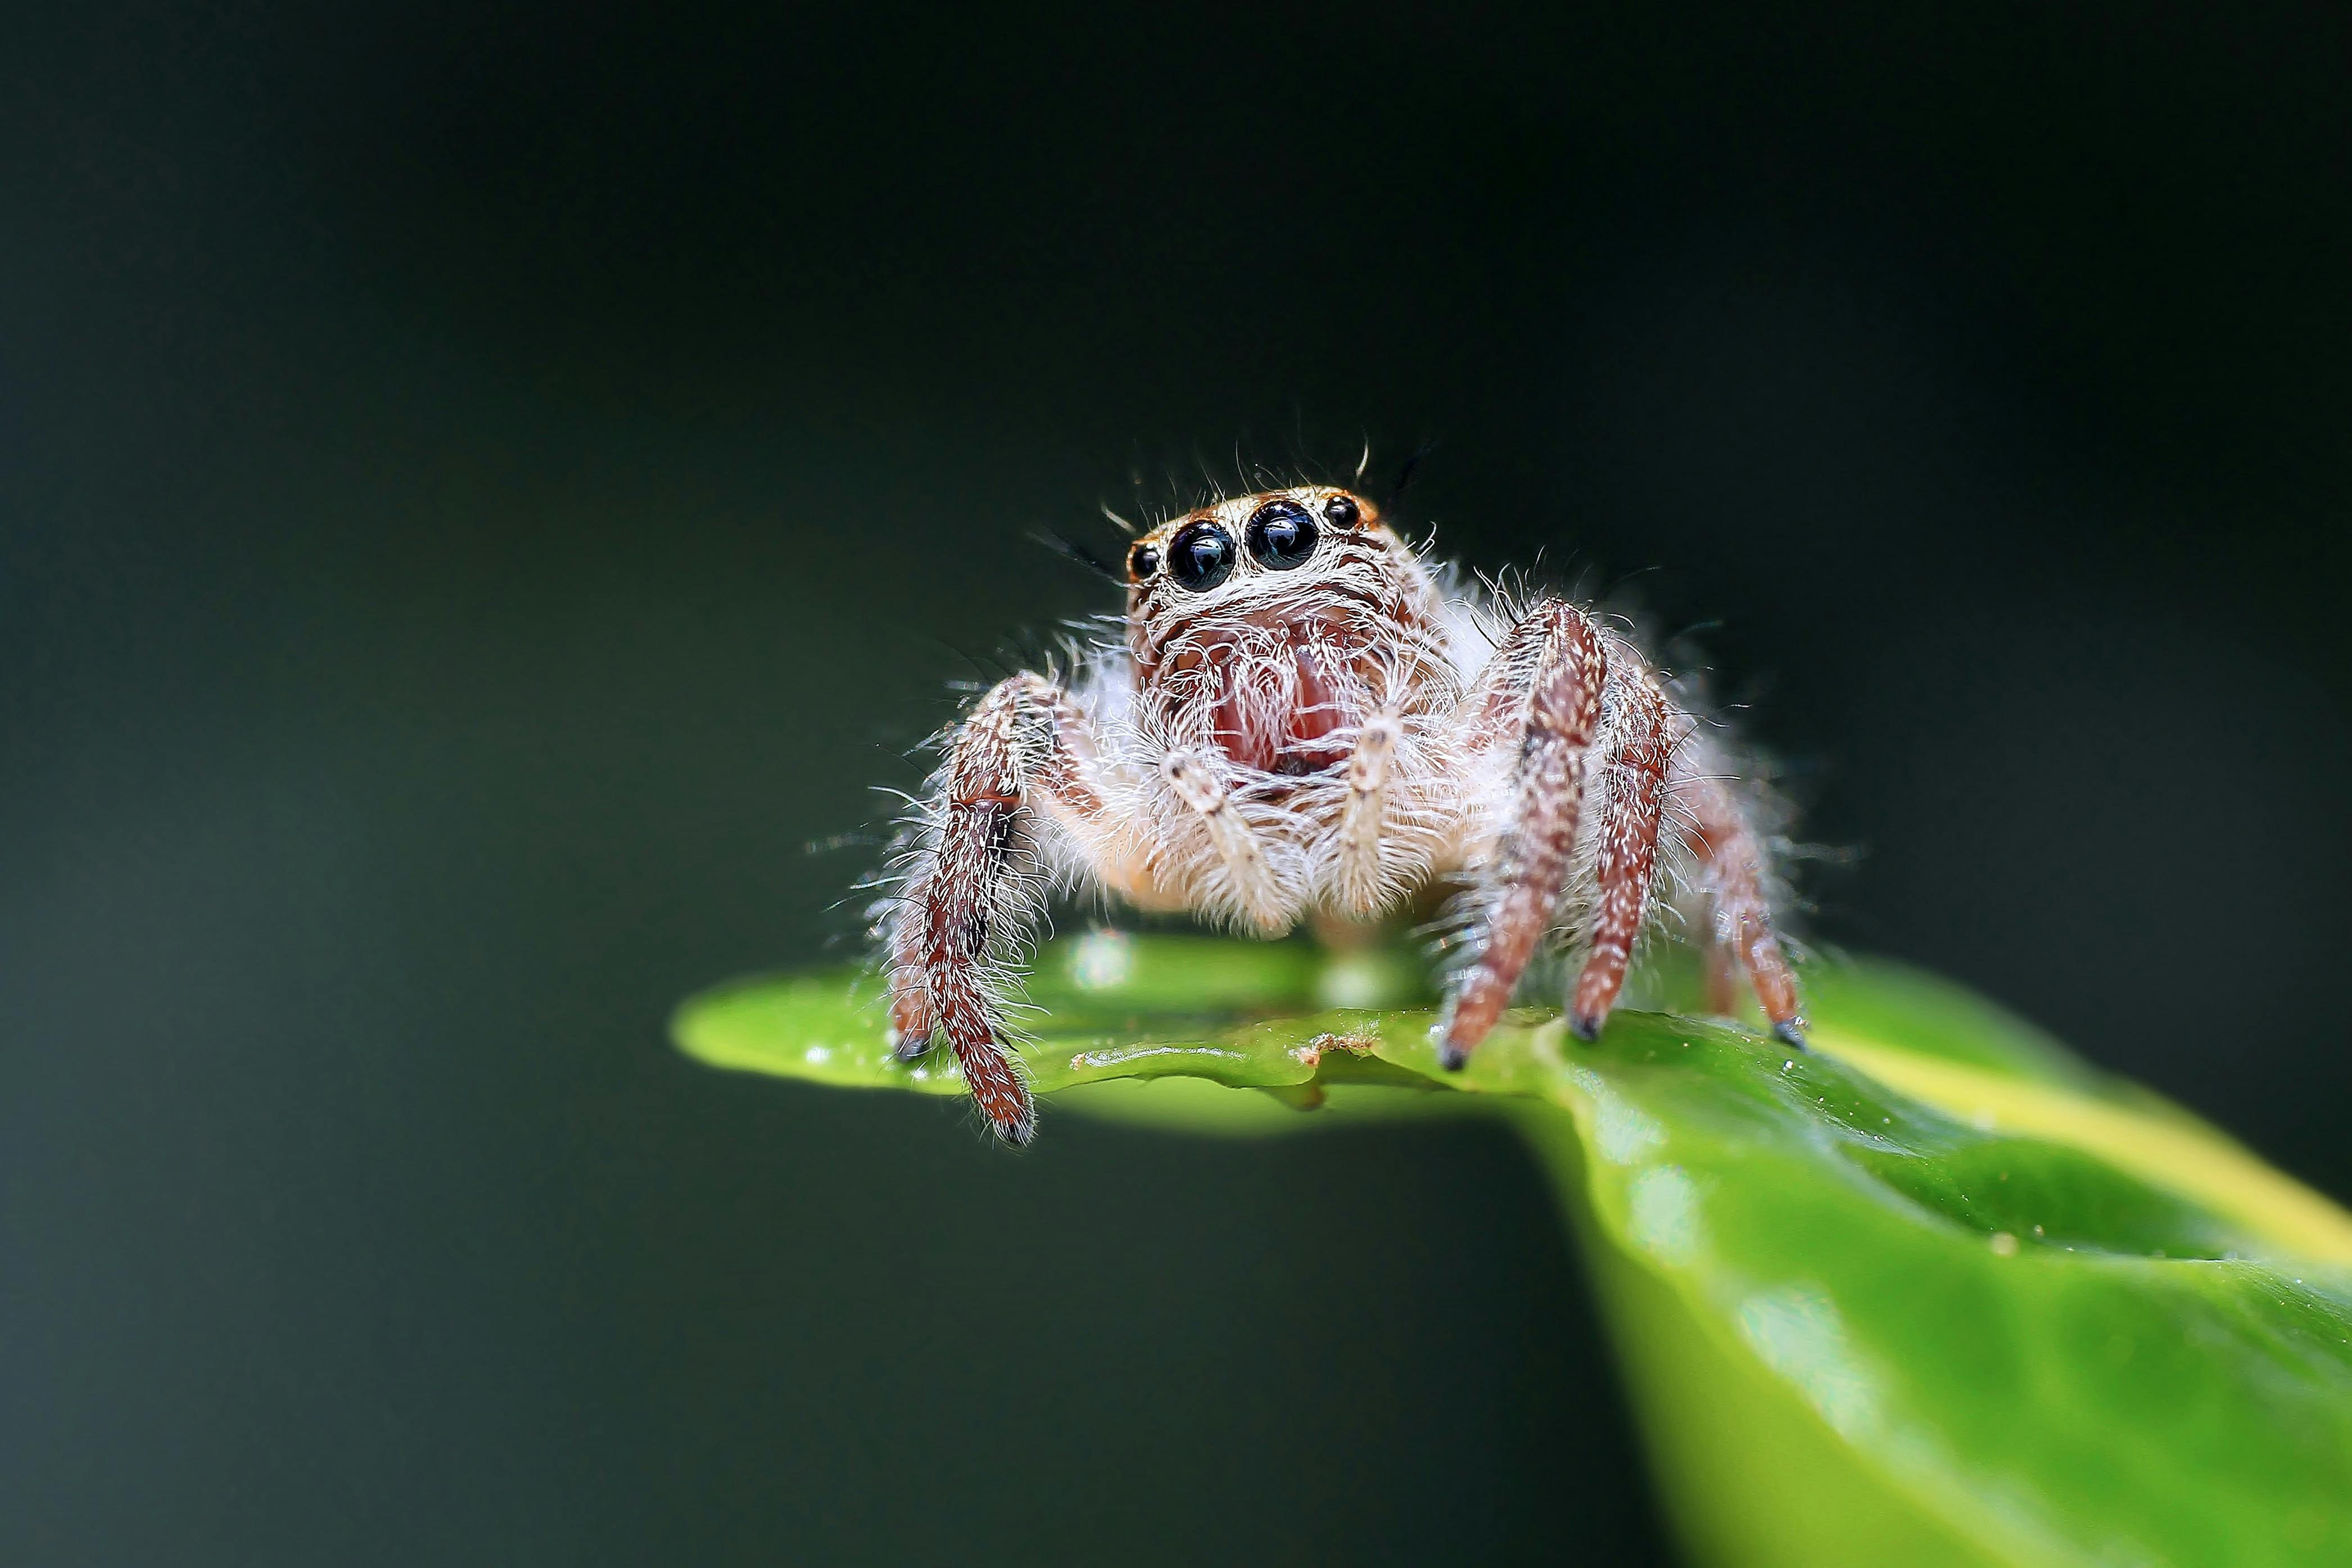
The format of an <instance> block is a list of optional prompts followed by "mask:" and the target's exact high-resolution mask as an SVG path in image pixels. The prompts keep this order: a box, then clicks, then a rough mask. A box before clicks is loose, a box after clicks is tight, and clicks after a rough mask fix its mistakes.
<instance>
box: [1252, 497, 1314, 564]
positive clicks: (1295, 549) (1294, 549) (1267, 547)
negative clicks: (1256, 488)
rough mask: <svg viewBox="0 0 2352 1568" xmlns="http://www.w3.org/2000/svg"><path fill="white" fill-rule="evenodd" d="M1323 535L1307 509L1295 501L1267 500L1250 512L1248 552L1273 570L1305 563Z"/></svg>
mask: <svg viewBox="0 0 2352 1568" xmlns="http://www.w3.org/2000/svg"><path fill="white" fill-rule="evenodd" d="M1322 537H1323V533H1322V530H1321V529H1320V528H1317V527H1316V526H1315V519H1314V518H1312V517H1308V516H1307V508H1306V507H1302V506H1299V505H1298V504H1297V503H1296V502H1294V501H1268V502H1267V503H1266V504H1265V506H1263V507H1259V508H1258V509H1257V510H1256V511H1255V512H1253V513H1251V514H1250V520H1249V535H1248V538H1249V552H1250V554H1252V555H1254V556H1255V557H1257V559H1258V560H1259V562H1260V563H1261V564H1263V565H1265V566H1269V567H1272V568H1273V569H1274V570H1276V571H1288V570H1290V569H1291V568H1292V567H1294V566H1304V565H1306V564H1307V557H1308V556H1310V555H1313V554H1314V553H1315V541H1316V540H1318V539H1319V538H1322Z"/></svg>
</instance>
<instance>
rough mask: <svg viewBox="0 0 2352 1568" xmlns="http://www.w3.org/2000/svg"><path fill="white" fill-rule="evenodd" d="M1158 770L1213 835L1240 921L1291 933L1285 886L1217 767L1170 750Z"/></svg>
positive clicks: (1274, 932) (1270, 933)
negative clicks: (1235, 805) (1268, 863)
mask: <svg viewBox="0 0 2352 1568" xmlns="http://www.w3.org/2000/svg"><path fill="white" fill-rule="evenodd" d="M1160 774H1161V776H1162V777H1164V778H1165V779H1167V780H1168V787H1169V788H1170V789H1173V790H1174V791H1175V792H1176V798H1177V799H1178V800H1181V801H1182V802H1183V803H1184V805H1185V808H1186V809H1187V810H1191V811H1192V812H1193V813H1194V814H1195V815H1197V816H1199V818H1200V819H1201V821H1202V825H1203V826H1205V827H1206V828H1207V829H1208V830H1209V842H1210V844H1211V845H1212V846H1213V848H1214V849H1215V850H1216V852H1217V859H1218V860H1219V861H1221V862H1223V864H1224V868H1225V879H1226V881H1227V882H1228V883H1231V884H1232V887H1233V891H1234V904H1235V906H1236V908H1237V909H1238V911H1239V913H1240V915H1241V916H1242V918H1243V919H1244V921H1246V922H1247V923H1248V924H1249V925H1251V926H1252V927H1253V928H1254V929H1255V930H1257V931H1260V932H1262V933H1264V934H1265V935H1267V936H1280V935H1281V934H1282V933H1283V932H1284V931H1286V930H1287V929H1288V928H1289V926H1290V921H1291V911H1290V907H1289V904H1288V901H1287V900H1286V897H1285V896H1284V893H1283V888H1282V883H1280V882H1279V881H1278V880H1277V879H1276V876H1275V874H1274V868H1273V867H1271V866H1269V865H1267V864H1266V862H1265V850H1263V849H1262V848H1260V847H1259V844H1258V841H1257V835H1256V834H1255V833H1254V832H1252V831H1250V825H1249V824H1248V823H1247V822H1244V821H1242V817H1241V813H1240V812H1239V811H1237V810H1234V802H1233V797H1232V795H1230V794H1229V793H1228V792H1227V791H1226V789H1225V786H1224V783H1223V780H1222V779H1220V778H1219V777H1218V772H1217V767H1216V765H1215V764H1214V763H1213V762H1212V761H1210V760H1209V758H1206V757H1204V756H1202V755H1201V754H1200V753H1198V752H1192V751H1171V752H1170V753H1169V754H1168V755H1167V756H1166V757H1165V758H1161V759H1160Z"/></svg>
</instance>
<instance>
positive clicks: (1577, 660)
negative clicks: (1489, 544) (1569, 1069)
mask: <svg viewBox="0 0 2352 1568" xmlns="http://www.w3.org/2000/svg"><path fill="white" fill-rule="evenodd" d="M1494 662H1495V667H1496V670H1497V671H1498V672H1499V674H1498V675H1497V677H1496V684H1495V685H1493V686H1492V687H1490V688H1488V689H1486V690H1484V691H1480V692H1475V693H1474V694H1473V695H1472V701H1471V704H1470V706H1469V714H1470V722H1471V723H1472V724H1473V725H1476V724H1479V723H1481V722H1491V721H1492V720H1493V719H1494V718H1496V717H1501V718H1503V719H1505V720H1506V722H1507V730H1506V733H1505V734H1503V735H1502V736H1500V737H1494V736H1491V735H1489V736H1487V737H1474V738H1483V739H1486V740H1488V741H1489V742H1490V743H1491V742H1492V741H1493V740H1495V739H1509V738H1512V737H1513V735H1514V734H1515V735H1516V737H1517V740H1518V764H1517V769H1516V770H1515V772H1514V774H1513V777H1512V786H1511V803H1510V807H1509V816H1508V818H1507V821H1505V822H1504V824H1503V832H1502V837H1501V840H1500V841H1499V842H1498V843H1497V845H1496V852H1495V860H1494V863H1493V865H1492V866H1491V867H1490V868H1489V870H1488V871H1487V873H1486V886H1485V888H1484V889H1483V890H1482V893H1481V897H1482V901H1483V907H1481V908H1479V909H1478V910H1477V911H1476V913H1475V922H1474V925H1473V928H1472V930H1471V932H1470V933H1469V935H1470V937H1471V939H1472V941H1473V942H1474V944H1475V952H1476V954H1477V956H1476V957H1475V959H1474V960H1473V961H1472V963H1471V966H1470V967H1469V969H1468V971H1467V972H1466V973H1465V974H1464V975H1463V977H1461V980H1460V982H1459V983H1458V985H1457V986H1456V988H1455V989H1454V994H1453V996H1452V997H1450V998H1448V999H1447V1002H1446V1006H1445V1010H1444V1015H1443V1017H1442V1019H1441V1021H1440V1023H1439V1025H1438V1040H1437V1056H1438V1061H1440V1062H1441V1063H1442V1064H1444V1066H1445V1067H1447V1068H1449V1069H1458V1068H1460V1067H1461V1066H1462V1064H1463V1063H1464V1062H1465V1061H1468V1060H1469V1059H1470V1052H1471V1051H1472V1049H1473V1048H1475V1046H1476V1045H1477V1043H1478V1042H1479V1041H1480V1040H1484V1039H1486V1034H1487V1031H1489V1030H1492V1029H1493V1028H1494V1027H1495V1020H1496V1019H1497V1018H1499V1017H1500V1016H1501V1015H1502V1011H1503V1009H1504V1008H1505V1007H1507V1006H1508V1005H1509V1003H1510V999H1511V992H1512V991H1513V990H1514V989H1516V988H1517V986H1518V983H1519V977H1520V975H1521V974H1523V973H1524V972H1525V971H1526V969H1527V967H1528V958H1530V957H1531V956H1534V953H1535V950H1536V945H1537V944H1538V943H1539V942H1540V941H1542V940H1543V937H1544V934H1545V933H1546V932H1547V931H1548V930H1549V929H1550V926H1551V919H1552V910H1553V908H1554V906H1555V905H1557V904H1559V894H1560V887H1561V884H1562V883H1564V882H1565V881H1566V879H1567V876H1568V869H1569V861H1570V856H1571V855H1572V854H1573V853H1574V852H1575V848H1576V825H1577V817H1578V813H1579V812H1580V810H1582V806H1583V797H1584V762H1585V753H1586V750H1587V748H1588V747H1591V744H1592V731H1593V727H1594V725H1595V723H1596V722H1597V720H1598V719H1599V716H1600V711H1601V685H1602V683H1603V681H1604V680H1605V679H1606V678H1607V676H1608V665H1609V657H1608V654H1607V653H1606V652H1605V651H1604V649H1603V648H1602V645H1601V635H1600V633H1599V632H1597V631H1595V630H1594V628H1593V625H1592V622H1591V621H1589V620H1587V619H1586V618H1585V615H1584V613H1583V612H1581V611H1580V610H1578V609H1577V608H1576V607H1575V606H1574V605H1570V604H1561V603H1557V602H1553V603H1547V604H1544V605H1541V606H1539V607H1538V608H1537V609H1536V610H1535V611H1534V612H1531V613H1530V614H1529V615H1528V617H1527V618H1526V619H1524V620H1522V621H1521V622H1519V623H1518V625H1517V626H1515V627H1513V628H1512V630H1511V633H1510V635H1509V636H1508V637H1507V638H1506V639H1505V641H1504V643H1503V645H1502V646H1501V647H1500V648H1498V649H1496V653H1495V661H1494ZM1522 682H1524V683H1525V685H1524V687H1521V685H1520V683H1522ZM1515 708H1516V709H1517V713H1516V714H1514V712H1513V710H1514V709H1515Z"/></svg>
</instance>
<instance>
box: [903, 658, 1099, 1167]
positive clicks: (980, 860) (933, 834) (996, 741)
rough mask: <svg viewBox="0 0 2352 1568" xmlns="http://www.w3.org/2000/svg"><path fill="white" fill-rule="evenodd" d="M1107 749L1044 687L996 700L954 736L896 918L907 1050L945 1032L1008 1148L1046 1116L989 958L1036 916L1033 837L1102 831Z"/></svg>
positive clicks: (1021, 681)
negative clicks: (1099, 768)
mask: <svg viewBox="0 0 2352 1568" xmlns="http://www.w3.org/2000/svg"><path fill="white" fill-rule="evenodd" d="M1096 752H1097V747H1096V746H1095V744H1094V737H1093V729H1092V726H1091V725H1090V723H1089V722H1088V720H1087V716H1086V714H1085V713H1084V712H1083V711H1082V710H1080V709H1079V708H1078V706H1077V705H1076V704H1075V703H1074V702H1072V701H1071V700H1070V698H1069V696H1068V695H1066V693H1064V692H1063V691H1062V689H1061V688H1060V687H1058V686H1056V685H1054V684H1053V683H1052V682H1050V681H1048V680H1046V679H1045V677H1044V676H1042V675H1034V674H1018V675H1014V676H1013V677H1012V678H1010V679H1009V680H1006V681H1004V682H1003V683H1001V684H1000V685H997V686H995V687H994V688H993V689H992V690H991V691H990V692H989V694H988V695H986V696H984V697H982V699H981V700H980V703H979V705H978V706H976V707H974V708H973V709H972V712H971V716H970V717H969V718H967V719H965V720H964V722H963V724H962V725H961V727H959V728H958V729H957V731H956V734H955V738H954V740H953V741H952V742H951V744H950V747H949V754H948V760H947V765H946V767H945V768H943V769H942V772H941V778H942V780H943V787H942V789H941V790H940V795H939V796H938V798H936V799H935V800H933V801H932V802H931V804H930V806H929V812H930V830H931V831H929V834H927V835H926V837H925V838H924V840H923V841H922V842H921V843H920V845H919V848H918V850H917V852H916V854H915V856H914V861H913V864H912V865H911V866H910V868H909V870H908V876H907V881H906V884H905V886H904V887H903V889H902V890H901V892H900V894H899V896H898V899H897V900H896V902H895V904H893V906H892V907H891V909H890V912H889V914H888V915H887V936H886V953H887V960H888V963H889V967H890V1020H891V1028H892V1032H893V1034H894V1035H895V1037H896V1046H897V1049H898V1051H899V1053H900V1055H902V1056H908V1057H912V1056H919V1055H920V1054H921V1053H922V1052H923V1051H925V1050H926V1049H928V1048H929V1044H930V1041H931V1040H932V1038H933V1036H934V1035H937V1034H944V1035H945V1036H946V1037H947V1042H948V1044H949V1046H950V1048H951V1049H952V1050H953V1051H955V1053H956V1060H957V1061H960V1062H961V1063H962V1065H963V1074H964V1082H965V1083H966V1084H967V1085H969V1086H970V1088H971V1095H972V1098H973V1099H974V1100H976V1101H978V1102H979V1103H980V1108H981V1110H982V1112H984V1113H986V1114H987V1116H988V1120H989V1124H990V1125H991V1126H992V1127H993V1128H994V1129H995V1130H996V1134H997V1135H998V1136H999V1137H1001V1138H1003V1139H1004V1140H1005V1141H1006V1142H1007V1143H1012V1144H1025V1143H1027V1142H1028V1141H1029V1139H1030V1138H1031V1137H1032V1136H1033V1135H1034V1133H1035V1131H1036V1124H1037V1119H1036V1107H1035V1104H1034V1102H1033V1101H1032V1099H1031V1098H1030V1094H1029V1090H1028V1086H1027V1085H1026V1084H1024V1082H1022V1081H1021V1074H1020V1071H1019V1068H1018V1065H1017V1063H1016V1061H1015V1059H1014V1057H1013V1053H1012V1051H1010V1049H1008V1047H1007V1046H1006V1043H1005V1039H1004V1026H1003V1004H1002V1001H1001V999H1000V998H998V997H997V995H996V994H995V991H994V988H993V985H992V980H993V978H994V977H995V973H996V970H995V968H994V967H993V964H992V953H1002V952H1003V951H1005V950H1007V949H1009V948H1010V947H1011V946H1013V943H1014V941H1015V938H1016V936H1017V933H1016V932H1015V931H1014V930H1013V929H1012V928H1013V926H1016V925H1019V924H1020V923H1021V922H1022V921H1023V920H1024V919H1025V918H1027V917H1029V916H1030V915H1032V914H1033V908H1032V905H1031V904H1030V902H1029V900H1030V898H1031V896H1032V894H1033V891H1034V864H1032V863H1031V862H1033V861H1034V847H1033V844H1032V838H1033V835H1034V833H1036V832H1037V831H1040V830H1041V829H1042V828H1044V827H1045V826H1046V825H1048V823H1050V824H1051V825H1054V826H1056V827H1060V828H1062V829H1063V831H1072V832H1075V833H1079V834H1081V835H1083V834H1084V831H1085V830H1086V829H1087V828H1089V827H1096V828H1099V827H1100V826H1101V825H1103V824H1104V822H1105V820H1106V818H1107V817H1108V810H1107V808H1106V806H1105V804H1104V798H1103V793H1102V791H1101V790H1100V789H1098V788H1097V786H1096V784H1095V781H1094V779H1093V771H1094V767H1093V764H1094V758H1095V755H1096ZM1081 842H1082V845H1083V844H1084V842H1085V841H1084V838H1083V836H1082V837H1081Z"/></svg>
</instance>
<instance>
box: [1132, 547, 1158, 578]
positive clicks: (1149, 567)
mask: <svg viewBox="0 0 2352 1568" xmlns="http://www.w3.org/2000/svg"><path fill="white" fill-rule="evenodd" d="M1158 570H1160V552H1159V551H1158V550H1157V549H1153V548H1152V547H1151V546H1150V545H1138V546H1136V547H1135V548H1134V549H1131V550H1129V551H1128V552H1127V575H1128V576H1129V577H1131V578H1133V579H1135V580H1136V581H1138V582H1141V581H1142V580H1144V579H1145V578H1147V577H1150V575H1151V574H1152V573H1153V572H1155V571H1158Z"/></svg>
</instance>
